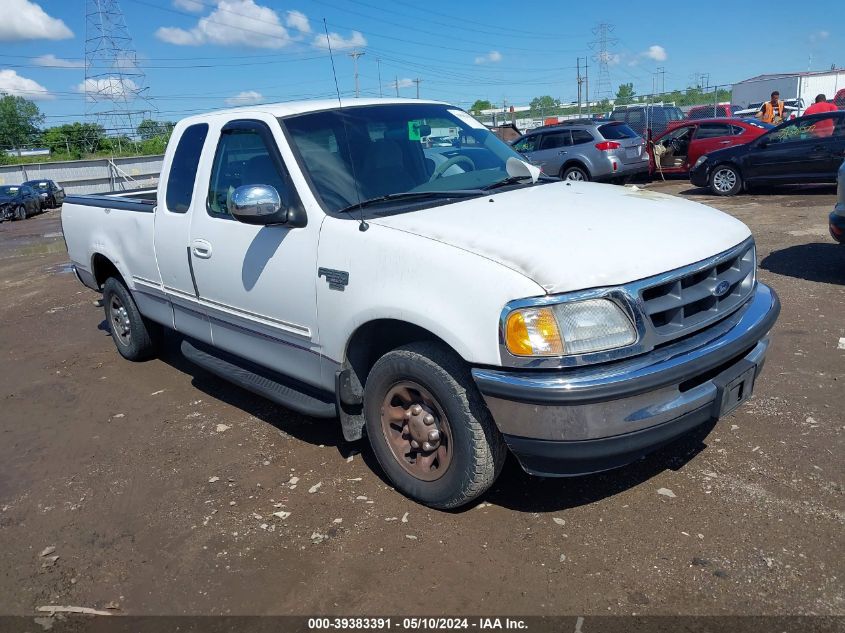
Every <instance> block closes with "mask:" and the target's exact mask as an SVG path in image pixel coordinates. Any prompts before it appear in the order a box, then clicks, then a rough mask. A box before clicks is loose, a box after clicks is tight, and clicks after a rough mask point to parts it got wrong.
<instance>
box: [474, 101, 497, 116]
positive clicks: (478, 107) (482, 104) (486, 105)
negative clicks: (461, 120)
mask: <svg viewBox="0 0 845 633" xmlns="http://www.w3.org/2000/svg"><path fill="white" fill-rule="evenodd" d="M492 109H493V104H492V103H490V102H489V101H487V99H478V100H477V101H476V102H475V103H473V104H472V105H471V106H470V107H469V111H470V112H472V113H473V114H480V113H481V111H482V110H492Z"/></svg>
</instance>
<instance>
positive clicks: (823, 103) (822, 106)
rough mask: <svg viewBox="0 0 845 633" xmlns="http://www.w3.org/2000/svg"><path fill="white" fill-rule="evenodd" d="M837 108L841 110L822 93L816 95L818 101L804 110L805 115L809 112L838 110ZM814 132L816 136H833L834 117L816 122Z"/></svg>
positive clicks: (817, 112) (819, 112)
mask: <svg viewBox="0 0 845 633" xmlns="http://www.w3.org/2000/svg"><path fill="white" fill-rule="evenodd" d="M837 110H839V108H837V107H836V106H835V105H833V104H832V103H829V102H828V100H827V97H826V96H824V95H823V94H820V95H818V96H817V97H816V102H815V103H814V104H813V105H811V106H810V107H809V108H807V109H806V110H804V116H806V115H808V114H821V113H823V112H836V111H837ZM813 133H814V134H815V135H816V136H832V135H833V119H822V120H821V121H819V122H818V123H816V124H815V125H814V126H813Z"/></svg>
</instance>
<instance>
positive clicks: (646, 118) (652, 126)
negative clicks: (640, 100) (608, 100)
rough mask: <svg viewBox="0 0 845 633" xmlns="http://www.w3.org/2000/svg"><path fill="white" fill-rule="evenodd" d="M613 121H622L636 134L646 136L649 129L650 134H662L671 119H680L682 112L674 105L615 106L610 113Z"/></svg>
mask: <svg viewBox="0 0 845 633" xmlns="http://www.w3.org/2000/svg"><path fill="white" fill-rule="evenodd" d="M610 118H611V120H613V121H622V122H623V123H626V124H627V125H628V127H629V128H631V129H632V130H634V132H636V133H637V134H639V135H640V136H642V137H643V138H646V137H647V136H648V131H649V130H651V134H652V136H657V135H659V134H663V132H665V131H666V129H667V128H668V127H669V124H670V123H671V122H672V121H681V120H682V119H683V118H684V113H683V112H682V111H681V109H680V108H679V107H677V106H675V105H669V104H663V103H650V104H648V103H646V104H633V105H623V106H617V107H616V108H615V109H614V110H613V112H611V113H610Z"/></svg>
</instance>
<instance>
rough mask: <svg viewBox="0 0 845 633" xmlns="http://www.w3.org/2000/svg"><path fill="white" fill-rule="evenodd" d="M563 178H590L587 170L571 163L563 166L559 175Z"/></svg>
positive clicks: (584, 179) (583, 179)
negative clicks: (568, 165) (565, 166)
mask: <svg viewBox="0 0 845 633" xmlns="http://www.w3.org/2000/svg"><path fill="white" fill-rule="evenodd" d="M560 177H561V178H563V179H564V180H576V181H586V180H589V179H590V174H589V173H587V170H586V169H584V168H583V167H579V166H578V165H572V166H570V167H567V168H565V169H564V170H563V171H562V172H561V175H560Z"/></svg>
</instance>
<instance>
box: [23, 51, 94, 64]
mask: <svg viewBox="0 0 845 633" xmlns="http://www.w3.org/2000/svg"><path fill="white" fill-rule="evenodd" d="M32 63H33V64H35V65H36V66H50V67H52V68H84V67H85V62H83V61H82V60H81V59H62V58H61V57H56V56H55V55H53V54H52V53H49V54H47V55H41V56H40V57H33V58H32Z"/></svg>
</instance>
